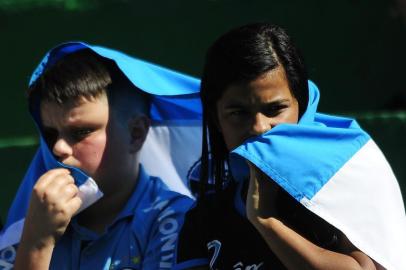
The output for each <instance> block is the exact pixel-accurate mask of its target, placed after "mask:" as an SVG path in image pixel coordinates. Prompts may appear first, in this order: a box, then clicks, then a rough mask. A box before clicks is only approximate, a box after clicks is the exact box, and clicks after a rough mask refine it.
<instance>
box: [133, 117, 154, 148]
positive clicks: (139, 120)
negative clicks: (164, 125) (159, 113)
mask: <svg viewBox="0 0 406 270" xmlns="http://www.w3.org/2000/svg"><path fill="white" fill-rule="evenodd" d="M150 125H151V120H150V119H149V117H147V116H145V115H137V116H134V117H133V118H131V120H130V121H129V123H128V129H129V131H130V137H131V141H130V152H131V153H136V152H138V151H140V150H141V147H142V145H143V144H144V142H145V139H146V138H147V135H148V130H149V126H150Z"/></svg>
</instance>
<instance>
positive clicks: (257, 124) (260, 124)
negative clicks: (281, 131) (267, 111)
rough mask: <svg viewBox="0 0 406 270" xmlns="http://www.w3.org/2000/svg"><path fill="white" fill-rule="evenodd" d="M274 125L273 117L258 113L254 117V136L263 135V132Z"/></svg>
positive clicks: (252, 131) (252, 128)
mask: <svg viewBox="0 0 406 270" xmlns="http://www.w3.org/2000/svg"><path fill="white" fill-rule="evenodd" d="M272 127H273V124H272V119H271V118H269V117H267V116H266V115H264V114H262V113H257V114H256V115H255V117H254V120H253V123H252V126H251V133H252V135H254V136H258V135H261V134H262V133H265V132H267V131H268V130H271V129H272Z"/></svg>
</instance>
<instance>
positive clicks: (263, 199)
mask: <svg viewBox="0 0 406 270" xmlns="http://www.w3.org/2000/svg"><path fill="white" fill-rule="evenodd" d="M248 165H249V168H250V183H249V188H248V194H247V203H246V213H247V217H248V220H249V221H250V222H251V223H252V224H253V225H254V226H255V227H256V228H257V229H260V228H261V227H262V226H263V223H264V221H265V219H267V218H271V217H275V216H276V210H275V199H276V193H277V191H278V189H279V187H278V185H277V184H276V183H274V182H273V180H272V179H270V178H269V177H268V176H267V175H265V174H264V173H263V172H262V171H261V170H260V169H258V168H257V167H256V166H255V165H254V164H252V163H250V162H248ZM261 229H262V228H261Z"/></svg>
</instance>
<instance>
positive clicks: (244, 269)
mask: <svg viewBox="0 0 406 270" xmlns="http://www.w3.org/2000/svg"><path fill="white" fill-rule="evenodd" d="M263 264H264V263H263V262H261V263H259V264H251V265H246V266H244V264H243V263H242V262H238V263H236V264H234V265H233V270H259V269H260V268H261V266H262V265H263Z"/></svg>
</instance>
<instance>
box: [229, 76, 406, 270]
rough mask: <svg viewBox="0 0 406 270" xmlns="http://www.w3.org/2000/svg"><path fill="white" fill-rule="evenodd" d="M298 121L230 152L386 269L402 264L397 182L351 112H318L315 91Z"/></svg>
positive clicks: (403, 232) (405, 249) (405, 220)
mask: <svg viewBox="0 0 406 270" xmlns="http://www.w3.org/2000/svg"><path fill="white" fill-rule="evenodd" d="M309 90H310V94H309V104H308V108H307V111H306V112H305V114H304V115H303V116H302V118H301V119H300V121H299V124H298V125H293V124H280V125H278V126H276V127H274V128H273V129H272V130H270V131H269V132H267V133H265V134H263V135H261V136H259V137H257V138H253V139H250V140H248V141H247V142H245V143H244V144H243V145H242V146H240V147H238V148H236V149H235V150H234V151H233V153H234V154H237V155H239V156H242V157H243V158H245V159H247V160H249V161H250V162H252V163H253V164H255V165H256V166H257V167H258V168H259V169H261V170H262V171H263V172H264V173H265V174H267V175H268V176H269V177H270V178H271V179H273V180H274V181H275V182H276V183H277V184H278V185H279V186H281V187H282V188H283V189H284V190H286V191H287V192H288V193H289V194H290V195H291V196H292V197H294V198H295V199H296V200H297V201H298V202H300V203H301V204H302V205H304V206H305V207H306V208H307V209H309V210H310V211H312V212H313V213H315V214H317V215H318V216H320V217H321V218H323V219H324V220H326V221H327V222H329V223H330V224H332V225H333V226H334V227H336V228H338V229H339V230H341V231H342V232H343V233H344V234H345V235H346V236H347V237H348V239H349V240H350V241H351V242H352V243H353V244H354V245H355V246H356V247H357V248H358V249H360V250H361V251H363V252H364V253H366V254H367V255H368V256H370V257H371V258H372V259H374V260H375V261H377V262H378V263H380V264H381V265H382V266H383V267H385V268H386V269H389V270H404V269H406V215H405V208H404V204H403V201H402V195H401V192H400V188H399V185H398V182H397V180H396V178H395V176H394V174H393V172H392V169H391V167H390V166H389V164H388V162H387V161H386V159H385V157H384V155H383V154H382V153H381V151H380V150H379V148H378V147H377V145H376V144H375V142H374V141H373V140H372V139H371V138H370V136H369V135H368V134H367V133H366V132H364V131H363V130H362V129H361V128H360V127H359V126H358V124H357V123H356V121H355V120H352V119H348V118H342V117H335V116H329V115H324V114H319V113H317V112H316V111H317V104H318V101H319V91H318V89H317V87H316V86H315V85H314V84H313V83H311V82H309Z"/></svg>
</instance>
